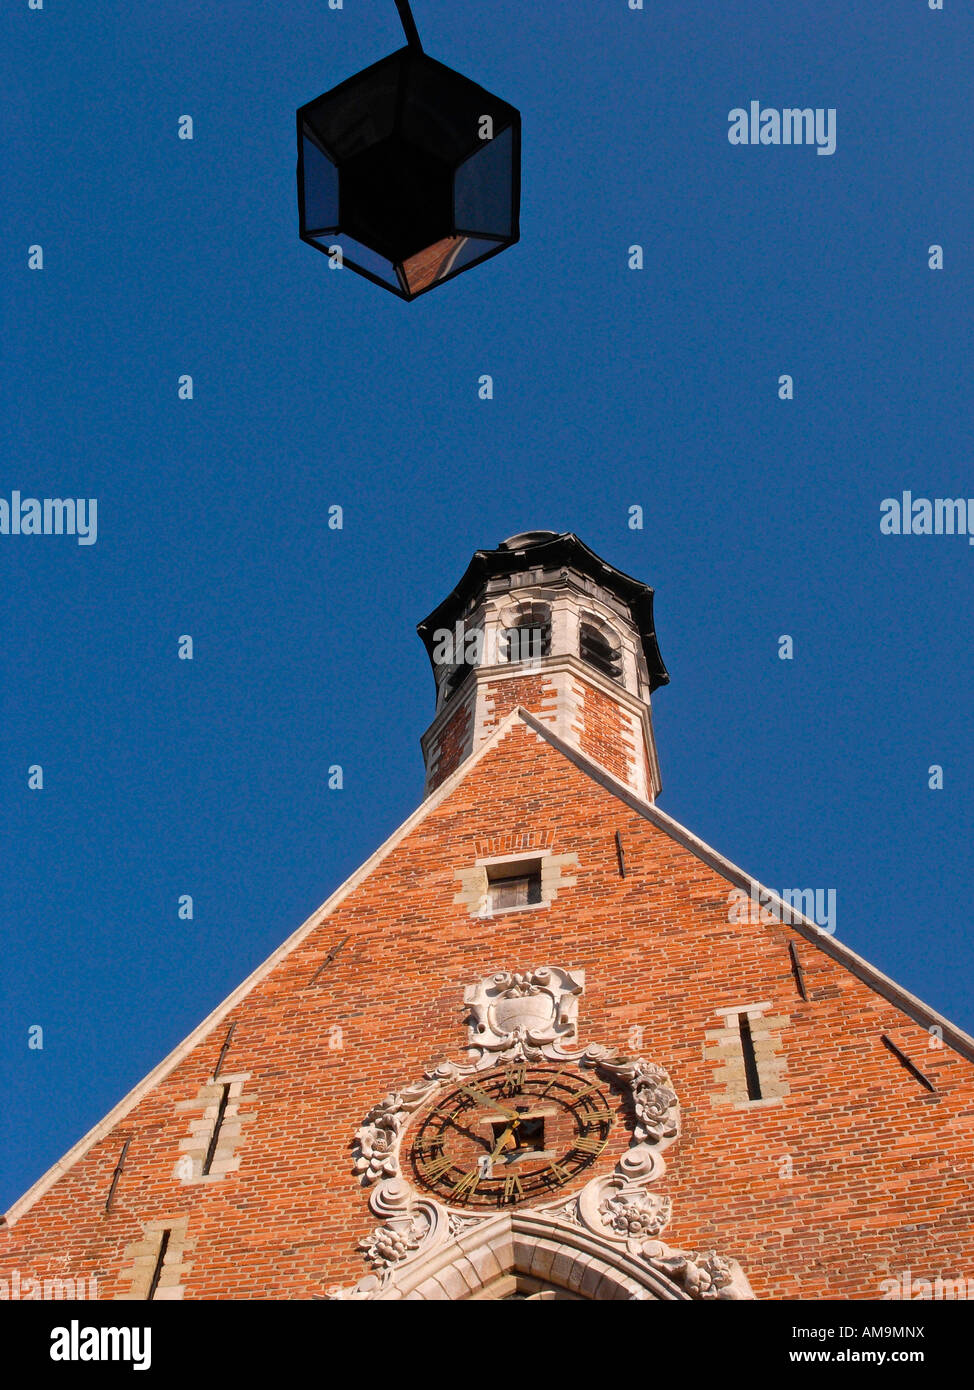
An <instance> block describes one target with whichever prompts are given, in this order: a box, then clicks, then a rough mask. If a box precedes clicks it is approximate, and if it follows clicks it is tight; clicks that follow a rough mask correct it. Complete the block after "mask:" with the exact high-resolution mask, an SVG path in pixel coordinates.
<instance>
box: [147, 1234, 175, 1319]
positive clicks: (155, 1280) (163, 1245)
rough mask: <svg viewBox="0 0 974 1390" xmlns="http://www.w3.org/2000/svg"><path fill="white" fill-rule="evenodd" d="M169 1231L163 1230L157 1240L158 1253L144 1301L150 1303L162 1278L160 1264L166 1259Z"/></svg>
mask: <svg viewBox="0 0 974 1390" xmlns="http://www.w3.org/2000/svg"><path fill="white" fill-rule="evenodd" d="M171 1234H172V1232H171V1231H169V1230H165V1231H163V1233H162V1240H161V1241H160V1242H159V1255H158V1258H157V1259H156V1267H155V1269H154V1270H153V1271H152V1283H151V1284H150V1285H149V1292H148V1294H147V1295H146V1301H147V1302H149V1303H151V1302H152V1300H153V1299H154V1298H155V1296H156V1289H157V1288H158V1287H159V1280H160V1279H161V1278H162V1266H163V1265H164V1264H165V1261H166V1251H167V1250H168V1249H169V1237H170V1235H171Z"/></svg>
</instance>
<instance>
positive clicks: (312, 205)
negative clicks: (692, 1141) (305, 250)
mask: <svg viewBox="0 0 974 1390" xmlns="http://www.w3.org/2000/svg"><path fill="white" fill-rule="evenodd" d="M302 150H303V155H304V223H305V227H306V228H307V229H308V231H309V232H316V231H324V229H325V228H326V227H337V226H338V167H337V165H334V164H332V162H331V160H330V159H329V158H328V156H327V155H324V154H322V153H321V150H319V148H318V146H317V145H315V144H314V143H313V142H312V141H311V140H309V139H308V137H307V136H305V137H304V140H303V141H302Z"/></svg>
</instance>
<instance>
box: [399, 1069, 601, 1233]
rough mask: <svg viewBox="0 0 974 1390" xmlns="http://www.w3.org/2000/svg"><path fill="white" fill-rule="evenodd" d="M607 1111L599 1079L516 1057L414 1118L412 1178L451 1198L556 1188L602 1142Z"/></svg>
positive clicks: (458, 1201)
mask: <svg viewBox="0 0 974 1390" xmlns="http://www.w3.org/2000/svg"><path fill="white" fill-rule="evenodd" d="M611 1128H612V1111H611V1110H610V1108H609V1104H608V1101H607V1099H606V1096H605V1094H604V1092H603V1090H602V1088H601V1086H599V1085H598V1083H593V1082H591V1081H590V1080H589V1079H588V1077H586V1076H583V1075H580V1074H579V1073H577V1072H574V1071H569V1070H567V1069H564V1068H559V1067H549V1066H528V1065H525V1064H522V1063H518V1064H515V1065H510V1066H507V1067H505V1068H503V1069H499V1070H497V1071H490V1072H478V1073H477V1074H476V1076H474V1077H471V1078H470V1079H469V1080H467V1081H465V1082H463V1083H461V1084H459V1085H456V1086H454V1087H453V1088H452V1089H451V1090H450V1091H449V1092H448V1093H447V1094H446V1095H444V1096H443V1097H442V1098H441V1099H440V1101H439V1102H438V1104H437V1105H436V1107H435V1109H433V1110H430V1111H428V1112H427V1113H426V1115H425V1116H424V1117H423V1118H422V1119H421V1120H420V1123H419V1127H418V1129H417V1131H416V1136H415V1138H414V1140H413V1143H412V1145H411V1148H410V1158H411V1162H412V1167H413V1172H414V1173H415V1176H416V1180H417V1181H418V1182H419V1183H420V1184H421V1185H422V1186H423V1187H425V1188H427V1189H428V1190H429V1191H430V1192H433V1193H435V1195H436V1196H437V1197H438V1198H439V1199H440V1200H441V1201H443V1202H446V1203H448V1204H449V1205H451V1206H470V1207H497V1206H504V1205H508V1204H510V1203H513V1202H521V1201H527V1200H529V1199H532V1200H534V1201H539V1200H543V1199H544V1198H545V1197H551V1196H554V1194H555V1193H556V1192H557V1191H558V1189H559V1188H560V1187H563V1186H564V1185H565V1184H566V1183H570V1182H571V1181H572V1179H573V1178H574V1177H575V1176H576V1175H577V1174H578V1173H580V1172H581V1171H582V1170H583V1169H584V1168H587V1167H588V1166H589V1164H591V1163H594V1161H595V1160H596V1158H598V1156H599V1154H600V1153H601V1152H602V1150H603V1149H604V1148H605V1145H606V1143H607V1141H608V1138H609V1132H610V1130H611Z"/></svg>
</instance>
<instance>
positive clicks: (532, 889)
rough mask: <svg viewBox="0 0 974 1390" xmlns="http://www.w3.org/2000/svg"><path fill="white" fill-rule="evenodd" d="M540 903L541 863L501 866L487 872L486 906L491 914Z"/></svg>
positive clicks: (536, 861) (538, 861)
mask: <svg viewBox="0 0 974 1390" xmlns="http://www.w3.org/2000/svg"><path fill="white" fill-rule="evenodd" d="M540 901H541V862H540V860H534V861H528V862H527V863H524V864H503V865H498V866H497V867H496V869H494V868H488V870H487V906H488V909H489V911H491V912H503V911H504V909H505V908H509V907H528V906H530V904H531V903H540Z"/></svg>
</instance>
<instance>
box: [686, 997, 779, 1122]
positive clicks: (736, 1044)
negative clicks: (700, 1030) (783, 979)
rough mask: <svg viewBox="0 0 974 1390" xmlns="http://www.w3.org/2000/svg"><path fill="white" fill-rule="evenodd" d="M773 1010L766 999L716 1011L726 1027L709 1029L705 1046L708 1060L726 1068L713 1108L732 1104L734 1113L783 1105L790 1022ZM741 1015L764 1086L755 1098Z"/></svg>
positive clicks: (714, 1098) (760, 1080) (713, 1099)
mask: <svg viewBox="0 0 974 1390" xmlns="http://www.w3.org/2000/svg"><path fill="white" fill-rule="evenodd" d="M774 1009H775V1006H774V1004H772V1003H771V1002H769V1001H767V1000H764V1001H762V1002H761V1003H759V1004H733V1005H730V1006H722V1007H721V1008H719V1009H715V1010H714V1013H715V1014H716V1015H717V1017H718V1018H721V1019H723V1021H724V1026H723V1028H713V1029H708V1030H707V1033H706V1039H707V1041H706V1042H705V1044H704V1055H705V1057H706V1058H707V1060H708V1061H710V1062H715V1061H719V1062H720V1063H721V1064H722V1068H723V1069H724V1075H720V1074H719V1073H718V1075H720V1080H721V1082H722V1088H723V1089H722V1091H721V1093H720V1094H719V1095H717V1096H713V1097H712V1101H713V1104H714V1105H727V1104H731V1105H732V1106H733V1108H734V1109H735V1110H756V1109H759V1108H761V1107H767V1106H771V1105H782V1104H783V1103H784V1097H785V1096H787V1095H788V1094H789V1093H790V1087H789V1085H788V1082H787V1081H786V1080H785V1072H786V1058H785V1052H784V1033H785V1030H786V1028H787V1027H788V1025H789V1024H790V1022H791V1020H790V1018H789V1017H788V1015H787V1014H778V1013H775V1012H774ZM742 1014H743V1015H744V1016H745V1017H746V1018H747V1021H748V1025H749V1027H750V1030H751V1043H752V1046H753V1047H754V1064H755V1066H756V1068H757V1073H758V1081H759V1082H760V1085H761V1095H760V1096H758V1097H754V1098H752V1097H751V1096H749V1095H747V1087H746V1083H745V1081H744V1054H743V1049H742V1046H741V1025H740V1019H741V1015H742Z"/></svg>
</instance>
